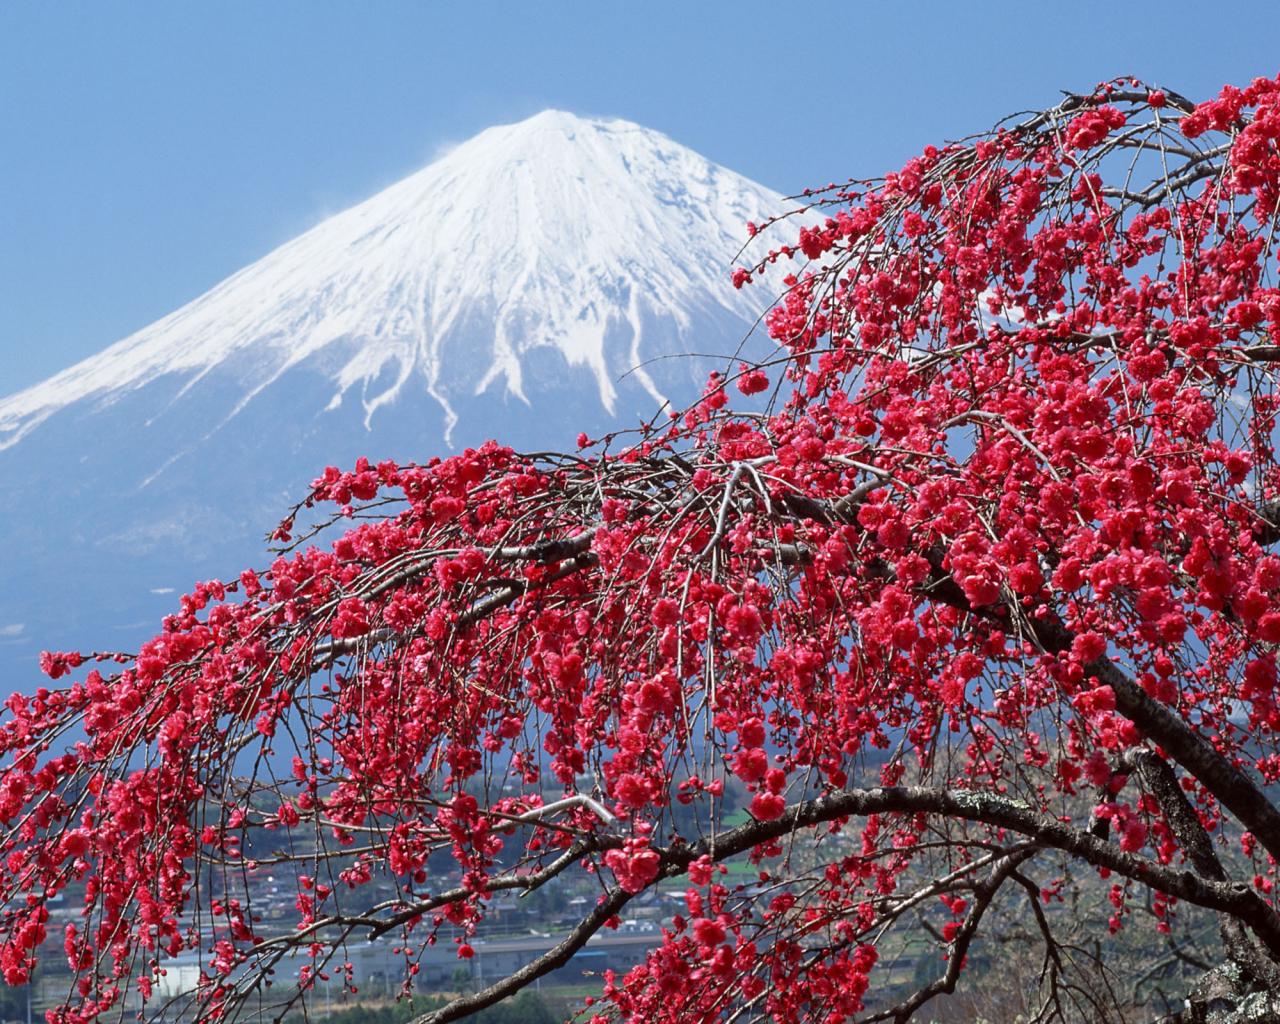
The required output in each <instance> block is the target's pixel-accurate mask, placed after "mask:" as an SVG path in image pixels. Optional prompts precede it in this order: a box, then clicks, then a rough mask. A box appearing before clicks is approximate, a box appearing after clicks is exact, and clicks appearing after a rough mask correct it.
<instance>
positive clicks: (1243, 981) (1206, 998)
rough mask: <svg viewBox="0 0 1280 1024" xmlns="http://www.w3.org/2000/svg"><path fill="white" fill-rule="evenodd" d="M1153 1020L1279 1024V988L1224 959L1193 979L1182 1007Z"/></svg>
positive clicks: (1177, 1023)
mask: <svg viewBox="0 0 1280 1024" xmlns="http://www.w3.org/2000/svg"><path fill="white" fill-rule="evenodd" d="M1157 1024H1280V992H1277V991H1274V990H1272V989H1270V988H1268V987H1266V986H1264V985H1261V984H1259V983H1258V981H1257V980H1256V979H1255V978H1254V977H1253V976H1252V974H1251V973H1250V972H1248V971H1247V970H1246V969H1245V968H1243V967H1241V966H1240V965H1239V964H1237V963H1235V962H1233V961H1228V962H1226V963H1224V964H1222V965H1221V966H1219V967H1215V968H1214V969H1213V970H1211V971H1209V972H1208V973H1207V974H1205V976H1204V977H1203V978H1201V979H1200V981H1199V982H1197V983H1196V986H1195V987H1194V988H1193V989H1192V990H1191V993H1190V994H1189V995H1188V996H1187V1001H1186V1006H1185V1007H1184V1008H1183V1009H1181V1010H1179V1011H1178V1012H1177V1013H1174V1014H1172V1015H1170V1016H1168V1017H1164V1018H1162V1019H1161V1020H1160V1021H1158V1022H1157Z"/></svg>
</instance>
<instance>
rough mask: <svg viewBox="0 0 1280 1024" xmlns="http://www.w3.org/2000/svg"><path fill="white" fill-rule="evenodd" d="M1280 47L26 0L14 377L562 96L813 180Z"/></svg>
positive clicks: (1157, 38) (1253, 39)
mask: <svg viewBox="0 0 1280 1024" xmlns="http://www.w3.org/2000/svg"><path fill="white" fill-rule="evenodd" d="M1219 11H1222V12H1224V13H1223V14H1222V15H1220V16H1219V15H1218V13H1217V12H1219ZM1277 40H1280V4H1277V3H1276V2H1275V0H1269V2H1261V0H1260V2H1246V0H1235V2H1233V3H1231V4H1230V5H1205V4H1202V3H1185V2H1180V0H1166V2H1163V3H1159V4H1154V3H1152V4H1139V3H1115V2H1110V3H1090V2H1075V3H1071V4H1058V3H1053V4H1038V5H1037V4H1032V3H1031V2H1030V0H1028V2H1026V3H1018V4H1015V3H1003V2H1001V3H996V2H990V3H983V2H976V0H975V2H968V3H961V2H955V0H952V2H947V3H943V2H929V3H918V4H914V5H912V4H905V3H901V4H887V3H882V2H881V3H875V4H867V3H856V2H854V0H846V2H844V3H840V4H826V3H781V2H776V3H755V2H750V0H739V2H734V3H711V2H696V0H685V2H684V3H666V2H660V0H646V2H645V3H625V4H624V3H614V2H598V3H591V4H588V3H585V2H584V3H574V4H570V3H554V2H545V3H528V2H525V3H500V2H493V3H481V2H478V0H476V2H470V3H465V4H464V3H452V4H444V3H427V2H414V3H409V2H401V3H397V2H391V0H382V2H379V3H372V4H358V3H355V2H351V3H346V4H339V3H333V2H322V0H312V2H307V3H301V2H282V0H276V2H272V3H269V4H268V3H235V2H221V3H217V4H214V3H205V4H198V3H182V4H173V3H163V4H161V3H147V2H141V0H135V2H132V3H129V4H103V3H77V2H59V3H56V4H53V3H48V4H46V3H38V2H36V0H31V2H18V0H9V2H7V3H4V4H3V5H0V394H6V393H9V392H11V391H15V390H18V389H20V388H22V387H25V386H27V385H29V384H32V383H35V382H36V381H38V380H40V379H42V378H44V377H46V376H48V375H49V374H51V373H53V372H55V371H57V370H59V369H61V368H62V367H64V366H67V365H69V364H71V363H72V362H74V361H76V360H77V359H80V358H83V357H84V356H86V355H90V354H92V353H93V352H95V351H97V350H99V349H101V348H103V347H105V346H106V345H107V344H109V343H111V342H112V341H115V340H117V339H119V338H120V337H122V336H124V335H126V334H128V333H130V332H131V331H133V330H136V329H137V328H139V327H142V326H144V325H146V324H147V323H149V322H150V321H152V320H154V319H156V318H157V317H159V316H161V315H163V314H165V313H167V312H169V311H170V310H172V309H174V308H175V307H177V306H178V305H180V304H182V303H183V302H186V301H187V300H189V299H192V298H194V297H195V296H196V295H198V294H200V293H201V292H203V291H204V290H206V289H207V288H209V287H210V286H211V285H213V284H215V283H216V282H217V281H219V280H220V279H221V278H223V277H225V276H226V275H227V274H229V273H231V272H233V271H235V270H237V269H239V268H240V267H241V266H243V265H245V264H246V263H249V262H251V261H252V260H254V259H256V258H257V257H259V256H261V255H263V254H265V253H266V252H268V251H269V250H270V249H272V248H273V247H275V246H276V245H278V244H280V243H281V242H284V241H286V240H288V239H289V238H291V237H293V236H294V235H296V234H298V233H299V232H300V231H302V230H304V229H306V228H307V227H310V226H311V225H313V224H315V223H316V222H318V221H319V220H320V219H322V218H323V217H324V216H325V215H326V214H328V213H332V212H335V211H337V210H339V209H342V208H343V207H345V206H348V205H350V204H351V203H353V202H356V201H358V200H360V199H363V198H365V197H366V196H368V195H370V194H372V193H373V192H375V191H377V190H378V189H379V188H381V187H383V186H385V185H387V184H390V183H391V182H393V181H395V180H397V179H398V178H400V177H402V176H404V175H405V174H407V173H409V172H411V171H413V170H415V169H417V168H418V167H420V166H422V165H423V164H425V163H426V162H428V161H429V160H430V159H431V157H432V155H433V154H434V153H436V152H438V151H439V150H440V149H441V148H443V147H444V146H447V145H448V144H450V143H453V142H458V141H461V140H462V139H465V138H467V137H469V136H470V135H472V134H474V133H475V132H477V131H479V130H481V129H482V128H484V127H486V126H488V125H490V124H495V123H502V122H506V121H513V120H518V119H520V118H522V117H525V116H528V115H530V114H533V113H536V112H537V111H539V110H542V109H544V108H546V107H560V108H563V109H568V110H572V111H575V112H578V113H582V114H596V115H616V116H621V117H625V118H628V119H631V120H634V121H638V122H640V123H642V124H645V125H648V126H650V127H653V128H657V129H659V130H661V131H663V132H666V133H667V134H668V135H671V136H672V137H673V138H675V139H676V140H678V141H680V142H682V143H684V144H686V145H688V146H691V147H692V148H694V149H696V150H698V151H700V152H701V153H703V154H704V155H706V156H707V157H709V158H711V159H713V160H716V161H718V162H720V163H722V164H725V165H727V166H729V167H732V168H733V169H735V170H737V171H739V172H741V173H743V174H746V175H748V176H750V177H753V178H755V179H757V180H759V181H761V182H763V183H764V184H766V185H769V186H771V187H773V188H776V189H779V190H782V191H787V192H790V191H796V190H799V189H801V188H803V187H804V186H806V185H817V184H823V183H825V182H827V181H831V180H835V179H843V178H846V177H848V176H850V175H854V174H874V173H878V172H881V171H883V170H887V169H889V168H891V167H893V166H897V165H898V164H900V163H901V162H902V161H903V160H904V159H905V158H907V157H908V156H910V155H911V154H912V153H913V152H915V151H916V150H918V149H919V148H920V147H922V146H923V145H924V144H926V143H928V142H933V141H938V140H940V139H944V138H950V137H955V136H957V135H962V134H965V133H966V132H968V131H971V130H975V129H979V128H982V127H985V126H987V125H989V124H990V123H991V122H992V121H994V120H995V119H996V118H998V117H1001V116H1003V115H1005V114H1007V113H1010V112H1012V111H1014V110H1017V109H1024V108H1026V107H1028V106H1032V105H1036V106H1039V105H1042V104H1044V103H1047V102H1052V101H1053V99H1054V98H1055V96H1056V93H1057V90H1058V89H1061V88H1069V89H1082V88H1088V87H1089V86H1090V85H1092V84H1093V83H1094V82H1096V81H1097V80H1099V79H1101V78H1109V77H1112V76H1114V75H1118V74H1136V75H1138V76H1140V77H1144V78H1147V79H1149V80H1153V81H1157V82H1160V83H1162V84H1165V85H1167V86H1170V87H1172V88H1176V89H1178V90H1180V91H1182V92H1184V93H1186V94H1188V95H1190V96H1193V97H1196V98H1201V97H1203V96H1205V95H1206V94H1207V93H1208V92H1209V91H1211V90H1213V89H1216V87H1217V86H1219V85H1220V84H1222V83H1223V82H1226V81H1232V82H1237V83H1244V82H1247V81H1248V80H1249V79H1250V78H1253V77H1255V76H1257V75H1274V74H1276V73H1277V72H1280V44H1278V43H1277Z"/></svg>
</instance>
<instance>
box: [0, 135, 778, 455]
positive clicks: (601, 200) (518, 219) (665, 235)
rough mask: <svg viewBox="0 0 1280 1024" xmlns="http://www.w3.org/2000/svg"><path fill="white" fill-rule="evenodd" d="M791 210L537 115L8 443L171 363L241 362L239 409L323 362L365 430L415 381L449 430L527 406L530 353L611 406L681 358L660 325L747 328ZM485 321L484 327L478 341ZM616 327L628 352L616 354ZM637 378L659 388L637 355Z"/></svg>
mask: <svg viewBox="0 0 1280 1024" xmlns="http://www.w3.org/2000/svg"><path fill="white" fill-rule="evenodd" d="M780 208H781V199H780V197H779V196H777V195H776V194H774V193H772V192H770V191H769V190H767V189H765V188H763V187H761V186H759V185H756V184H755V183H753V182H751V181H749V180H747V179H745V178H743V177H741V176H740V175H737V174H734V173H732V172H731V171H728V170H725V169H724V168H722V167H718V166H716V165H715V164H712V163H710V162H708V161H707V160H705V159H703V158H702V157H700V156H698V155H697V154H696V153H693V152H692V151H690V150H688V149H686V148H684V147H682V146H680V145H677V144H676V143H674V142H672V141H671V140H670V139H668V138H666V137H665V136H663V135H660V134H659V133H657V132H653V131H649V130H647V129H644V128H641V127H640V126H638V125H635V124H631V123H629V122H626V121H620V120H588V119H584V118H579V117H576V116H574V115H571V114H567V113H562V112H559V111H546V112H544V113H542V114H539V115H537V116H536V117H532V118H530V119H528V120H526V121H523V122H521V123H519V124H514V125H508V126H502V127H495V128H491V129H489V130H487V131H485V132H482V133H481V134H480V135H478V136H476V137H475V138H473V139H471V140H470V141H469V142H466V143H464V144H462V145H460V146H458V147H457V148H455V149H453V150H452V151H451V152H449V153H448V154H447V155H445V156H444V157H443V158H441V159H439V160H437V161H436V162H434V163H432V164H430V165H429V166H428V167H426V168H425V169H423V170H422V171H419V172H418V173H416V174H414V175H411V176H410V177H408V178H406V179H404V180H403V181H401V182H399V183H398V184H396V185H393V186H391V187H390V188H388V189H386V190H385V191H383V192H381V193H379V194H378V195H376V196H374V197H373V198H372V199H369V200H367V201H366V202H363V203H361V204H359V205H358V206H355V207H352V208H351V209H349V210H347V211H345V212H344V213H341V214H338V215H337V216H334V217H332V218H330V219H328V220H326V221H324V222H323V223H321V224H320V225H319V226H317V227H315V228H314V229H312V230H310V231H308V232H306V233H305V234H303V235H301V236H299V237H298V238H296V239H294V240H293V241H291V242H289V243H287V244H286V245H283V246H281V247H280V248H279V249H277V250H275V251H274V252H272V253H271V254H269V255H268V256H266V257H264V258H263V259H261V260H259V261H258V262H256V263H254V264H252V265H251V266H248V267H246V268H245V269H244V270H241V271H240V272H239V273H237V274H234V275H233V276H232V277H230V278H228V279H227V280H225V281H224V282H222V283H221V284H219V285H218V286H217V287H215V288H214V289H212V290H211V291H210V292H208V293H207V294H205V295H203V296H201V297H200V298H198V299H196V300H195V301H193V302H191V303H189V304H188V305H186V306H184V307H182V308H181V309H179V310H177V311H176V312H174V313H172V314H170V315H169V316H167V317H165V318H164V319H162V320H159V321H158V322H156V323H154V324H152V325H151V326H149V327H146V328H144V329H143V330H141V331H139V332H138V333H136V334H134V335H132V336H130V337H128V338H125V339H124V340H123V341H120V342H119V343H117V344H115V345H113V346H112V347H110V348H108V349H106V350H105V351H104V352H102V353H100V354H99V355H96V356H94V357H92V358H90V359H87V360H85V361H84V362H81V363H79V364H78V365H76V366H73V367H71V368H70V369H68V370H66V371H64V372H62V373H59V374H58V375H56V376H54V377H52V378H51V379H49V380H47V381H45V382H44V383H42V384H38V385H36V386H35V387H32V388H29V389H28V390H26V391H23V392H20V393H18V394H16V395H13V396H11V397H9V398H6V399H0V449H3V448H7V447H11V446H13V445H16V444H17V443H18V442H20V441H21V440H22V439H23V438H24V437H26V436H27V435H28V434H30V433H31V431H33V430H34V429H35V428H36V427H38V426H39V425H40V424H41V423H42V422H44V421H45V420H47V419H48V418H49V417H50V416H52V415H54V414H55V413H57V412H58V411H59V410H61V409H65V408H66V407H68V406H69V405H72V404H74V403H77V402H81V401H83V400H85V399H92V400H95V401H97V402H101V403H110V402H113V401H115V400H117V399H119V398H120V397H121V396H122V395H124V394H127V393H129V392H132V391H136V390H137V389H139V388H141V387H143V386H144V385H146V384H148V383H150V382H152V381H154V380H157V379H158V378H161V377H164V376H166V375H170V374H175V375H180V377H181V378H182V379H183V380H184V381H185V384H184V386H183V387H182V388H181V389H180V390H179V391H178V393H177V394H176V395H175V396H174V397H173V399H172V400H173V401H175V402H180V401H181V400H182V397H183V394H184V392H185V391H186V390H187V389H189V388H190V387H191V386H192V385H193V384H194V383H195V382H197V381H199V380H200V379H201V378H202V377H203V376H204V375H205V374H207V373H209V372H210V371H211V370H213V369H214V368H216V367H220V366H226V365H232V366H240V367H243V372H242V373H240V375H239V376H240V377H241V379H242V380H243V383H244V389H243V393H242V394H241V395H240V396H239V397H238V399H237V400H236V401H235V402H234V403H233V404H232V405H231V406H230V407H229V408H227V409H225V410H222V411H221V412H222V415H224V416H225V417H231V416H234V415H235V414H236V413H238V412H239V411H240V410H241V409H243V407H244V406H245V405H246V404H247V403H249V402H250V401H252V400H253V399H254V397H255V396H256V395H258V394H260V393H261V392H262V391H263V390H264V389H266V388H267V387H269V386H270V385H271V384H272V383H273V382H274V381H277V380H278V379H280V378H281V377H282V376H283V375H284V374H286V373H287V372H288V371H289V370H290V369H291V368H293V367H296V366H299V365H301V364H303V363H304V362H311V363H312V364H313V365H314V364H315V363H316V361H317V357H324V359H323V364H324V368H325V373H326V374H327V376H328V377H329V379H330V381H331V383H332V394H331V395H330V396H329V400H328V407H329V408H335V407H337V406H338V405H340V404H341V403H344V402H349V401H356V402H359V403H360V407H361V410H362V413H363V416H362V418H363V420H364V423H365V425H366V427H368V426H369V425H370V424H371V422H372V418H373V416H374V414H375V413H376V412H377V410H378V409H379V407H381V406H383V405H385V404H387V403H389V402H391V401H393V400H394V399H395V398H396V397H397V396H398V395H400V394H401V393H402V392H404V391H405V390H406V389H420V390H423V391H425V392H426V393H427V394H429V395H431V396H432V397H433V398H434V399H435V401H436V402H438V403H439V405H440V407H441V410H442V413H443V418H444V428H445V435H446V438H448V435H449V434H450V432H451V431H452V429H453V427H454V425H455V423H456V420H457V415H458V414H457V411H456V409H455V405H456V403H457V400H458V399H459V398H460V397H463V396H465V395H466V393H467V392H470V393H472V394H476V393H481V392H486V391H488V390H490V389H495V388H496V389H500V390H503V391H505V392H506V393H507V394H509V395H510V396H513V397H515V398H516V399H518V400H520V401H523V402H526V403H527V402H530V401H532V397H531V395H530V391H529V386H528V384H527V382H526V379H525V376H526V375H525V361H526V358H527V356H528V354H529V353H530V351H531V350H534V349H539V348H549V349H551V350H554V351H556V352H558V353H559V354H560V355H561V356H562V357H563V359H564V360H565V362H566V363H567V364H568V366H569V367H571V368H579V369H585V370H587V371H588V372H589V374H590V377H591V379H592V381H593V382H594V386H595V388H596V390H597V392H598V395H599V400H600V403H601V405H602V406H603V407H604V409H605V410H606V411H608V412H609V413H611V414H612V413H613V412H615V406H616V398H617V390H616V386H615V381H616V379H617V378H618V377H619V375H620V374H622V373H624V372H625V371H627V370H629V369H631V368H632V367H636V366H639V365H640V364H641V363H642V362H643V361H644V360H645V359H647V358H649V357H651V356H654V355H662V354H665V353H668V352H670V351H671V350H672V342H671V340H670V339H667V340H666V341H664V342H663V343H662V344H661V345H658V344H646V342H648V341H649V339H647V338H646V336H645V332H646V329H648V327H649V325H651V324H653V323H654V322H655V321H656V320H667V321H669V322H670V323H671V324H672V325H673V326H674V328H675V330H674V333H675V335H677V336H678V337H682V338H684V339H685V340H686V341H691V340H693V339H692V337H691V334H692V331H693V330H694V327H695V325H696V324H698V323H699V320H700V319H705V317H706V316H707V315H708V314H710V313H718V314H729V315H732V316H733V317H734V319H737V320H741V321H743V322H745V323H746V324H749V323H750V322H751V320H752V319H753V318H754V317H755V315H757V314H758V312H759V309H758V308H756V307H754V306H753V305H752V304H751V301H750V300H751V299H756V301H757V302H758V297H757V296H755V295H754V294H749V293H746V294H744V293H740V292H737V291H735V290H734V289H733V288H732V287H730V286H729V285H728V283H727V279H728V268H729V264H730V262H731V260H732V258H733V256H734V254H735V252H736V251H737V249H738V248H739V246H740V245H741V243H742V240H743V238H744V235H745V231H744V228H745V224H746V223H747V222H748V221H759V220H763V219H764V218H765V217H767V216H768V215H770V214H772V213H776V212H778V210H779V209H780ZM477 323H484V324H485V325H487V328H488V329H487V331H485V332H484V333H485V335H486V336H485V337H484V339H483V340H482V341H481V342H480V343H478V344H477V342H476V338H475V332H474V330H472V329H471V328H474V326H475V325H476V324H477ZM618 328H623V330H622V331H619V330H618ZM611 336H612V344H613V346H614V347H615V348H619V347H620V350H619V351H616V352H610V351H607V348H608V344H607V339H609V338H610V337H611ZM464 340H465V345H464V346H463V348H464V351H456V350H455V349H456V348H457V347H458V346H456V345H453V344H452V343H453V342H455V341H464ZM451 360H461V361H462V362H463V363H465V366H451V365H450V361H451ZM477 370H479V371H480V372H479V375H478V377H477ZM634 379H635V380H636V382H637V383H639V384H640V385H641V386H643V387H644V389H645V390H646V391H648V392H649V394H650V395H651V396H652V397H653V398H654V399H655V402H659V401H660V400H661V398H662V396H661V394H660V389H659V387H658V385H657V384H656V383H655V381H654V380H653V379H652V377H651V376H650V374H649V373H648V372H647V371H646V370H645V369H644V368H643V367H641V368H640V369H638V370H636V371H635V374H634ZM464 381H465V386H464ZM214 425H215V426H216V424H214Z"/></svg>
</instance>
